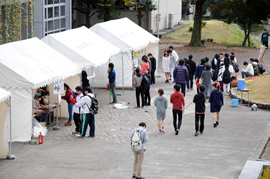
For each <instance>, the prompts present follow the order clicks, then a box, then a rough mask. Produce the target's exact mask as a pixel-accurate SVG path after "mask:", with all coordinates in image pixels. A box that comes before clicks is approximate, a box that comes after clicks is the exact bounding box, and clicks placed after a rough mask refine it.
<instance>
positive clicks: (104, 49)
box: [42, 27, 121, 68]
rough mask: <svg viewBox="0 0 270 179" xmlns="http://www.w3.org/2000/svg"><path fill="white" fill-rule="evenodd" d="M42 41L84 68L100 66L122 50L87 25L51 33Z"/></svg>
mask: <svg viewBox="0 0 270 179" xmlns="http://www.w3.org/2000/svg"><path fill="white" fill-rule="evenodd" d="M42 41H44V42H45V43H47V44H48V45H49V46H51V47H53V48H54V49H55V50H57V51H58V52H60V53H62V54H63V55H65V56H66V57H68V58H69V59H71V60H72V61H73V62H75V63H77V64H78V65H80V66H81V67H84V68H89V67H91V66H95V67H97V66H100V65H102V64H104V63H106V62H108V61H109V58H110V57H111V56H113V55H116V54H118V53H120V52H121V50H120V49H119V48H117V47H115V46H114V45H113V44H111V43H110V42H108V41H106V40H104V39H103V38H102V37H100V36H99V35H97V34H95V33H94V32H92V31H89V29H87V28H86V27H80V28H77V29H72V30H68V31H64V32H60V33H56V34H51V35H48V36H46V37H44V38H43V39H42Z"/></svg>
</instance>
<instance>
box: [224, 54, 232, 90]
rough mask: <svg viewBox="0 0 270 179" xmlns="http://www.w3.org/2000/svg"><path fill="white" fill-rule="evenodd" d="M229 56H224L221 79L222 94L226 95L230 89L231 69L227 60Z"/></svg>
mask: <svg viewBox="0 0 270 179" xmlns="http://www.w3.org/2000/svg"><path fill="white" fill-rule="evenodd" d="M228 57H229V54H225V59H224V68H223V69H224V72H223V77H222V82H223V92H224V93H225V94H226V95H228V94H229V92H230V89H231V75H232V72H233V67H232V65H231V63H230V59H229V58H228Z"/></svg>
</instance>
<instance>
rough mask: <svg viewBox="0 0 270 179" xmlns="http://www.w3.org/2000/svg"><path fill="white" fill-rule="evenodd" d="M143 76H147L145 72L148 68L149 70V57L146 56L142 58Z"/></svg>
mask: <svg viewBox="0 0 270 179" xmlns="http://www.w3.org/2000/svg"><path fill="white" fill-rule="evenodd" d="M142 62H143V63H142V74H143V75H144V74H145V70H146V68H148V69H149V63H148V61H147V57H146V56H143V57H142Z"/></svg>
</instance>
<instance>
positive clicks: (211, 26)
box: [163, 20, 261, 48]
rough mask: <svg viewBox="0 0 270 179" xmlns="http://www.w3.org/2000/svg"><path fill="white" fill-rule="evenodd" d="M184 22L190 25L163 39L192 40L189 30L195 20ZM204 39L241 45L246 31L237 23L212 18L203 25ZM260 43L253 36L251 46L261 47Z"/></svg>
mask: <svg viewBox="0 0 270 179" xmlns="http://www.w3.org/2000/svg"><path fill="white" fill-rule="evenodd" d="M182 22H183V23H189V24H190V25H189V26H186V27H184V28H181V29H179V30H177V31H175V32H172V33H170V34H167V35H165V36H164V37H163V39H173V40H179V41H180V42H183V43H188V42H190V39H191V34H192V32H189V31H188V30H189V27H190V26H193V22H192V21H182ZM202 39H205V40H207V39H213V40H214V43H217V44H222V45H227V46H241V45H242V42H243V40H244V32H243V30H242V29H241V28H240V27H239V26H238V25H237V24H226V23H224V22H222V21H218V20H210V21H207V24H206V26H205V27H202ZM260 44H261V42H260V41H259V40H257V39H256V38H253V37H251V47H256V48H259V47H260Z"/></svg>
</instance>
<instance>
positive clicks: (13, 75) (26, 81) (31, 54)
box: [0, 38, 82, 89]
mask: <svg viewBox="0 0 270 179" xmlns="http://www.w3.org/2000/svg"><path fill="white" fill-rule="evenodd" d="M81 70H82V68H81V67H80V66H78V65H77V64H75V63H73V62H72V61H71V60H69V59H68V58H66V57H65V56H63V55H62V54H60V53H59V52H57V51H56V50H54V49H52V48H51V47H50V46H48V45H47V44H45V43H44V42H42V41H41V40H39V39H38V38H32V39H27V40H22V41H17V42H12V43H8V44H4V45H0V86H1V87H5V88H32V89H35V88H38V87H41V86H44V85H47V84H50V83H52V82H55V81H57V80H62V79H65V78H68V77H70V76H74V75H76V74H78V73H80V72H81Z"/></svg>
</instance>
